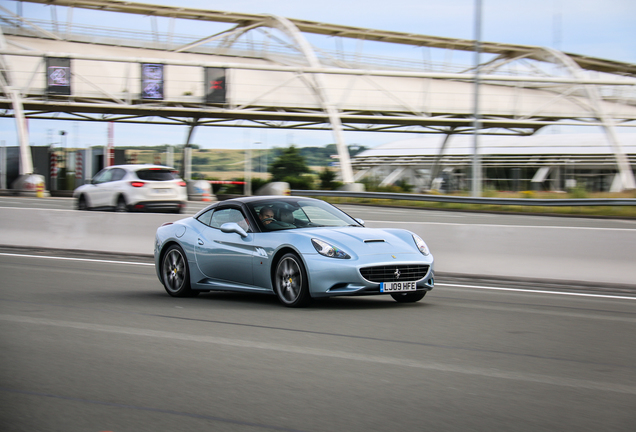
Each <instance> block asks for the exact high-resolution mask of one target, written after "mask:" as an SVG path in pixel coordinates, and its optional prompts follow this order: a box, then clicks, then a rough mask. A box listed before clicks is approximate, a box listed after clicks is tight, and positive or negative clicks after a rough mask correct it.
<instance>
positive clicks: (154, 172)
mask: <svg viewBox="0 0 636 432" xmlns="http://www.w3.org/2000/svg"><path fill="white" fill-rule="evenodd" d="M137 177H139V180H146V181H169V180H175V179H178V178H179V176H178V175H177V173H176V172H175V171H173V170H171V169H168V168H148V169H140V170H138V171H137Z"/></svg>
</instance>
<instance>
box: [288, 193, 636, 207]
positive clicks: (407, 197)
mask: <svg viewBox="0 0 636 432" xmlns="http://www.w3.org/2000/svg"><path fill="white" fill-rule="evenodd" d="M291 194H292V195H296V196H329V197H342V198H367V199H388V200H401V201H429V202H443V203H456V204H481V205H499V206H542V207H581V206H634V205H636V198H571V199H535V198H491V197H480V198H476V197H458V196H448V195H429V194H409V193H390V192H349V191H316V190H297V189H293V190H292V191H291Z"/></svg>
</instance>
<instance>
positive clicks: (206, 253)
mask: <svg viewBox="0 0 636 432" xmlns="http://www.w3.org/2000/svg"><path fill="white" fill-rule="evenodd" d="M245 220H246V219H245V215H244V214H243V212H242V211H241V210H240V209H239V208H236V207H225V208H217V209H215V210H214V211H213V213H212V215H211V218H210V222H209V225H210V226H209V227H207V228H205V229H203V230H202V231H201V232H200V233H199V235H198V238H197V239H196V241H197V244H196V245H195V256H196V261H197V265H198V267H199V270H200V271H201V272H202V273H203V274H204V275H205V276H207V277H209V278H211V279H215V280H217V281H227V282H232V283H238V284H242V285H252V284H253V275H252V261H253V257H254V255H255V253H254V234H253V233H252V230H251V228H250V227H249V225H244V224H245V223H246V222H245ZM228 222H234V223H238V224H239V225H243V227H246V228H247V230H246V232H247V237H242V236H241V235H240V234H237V233H234V232H231V233H224V232H223V231H221V225H223V224H224V223H228ZM248 224H249V223H248Z"/></svg>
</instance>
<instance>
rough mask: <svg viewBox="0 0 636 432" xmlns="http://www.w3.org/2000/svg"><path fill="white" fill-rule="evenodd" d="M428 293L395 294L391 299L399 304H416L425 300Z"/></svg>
mask: <svg viewBox="0 0 636 432" xmlns="http://www.w3.org/2000/svg"><path fill="white" fill-rule="evenodd" d="M425 295H426V291H415V292H406V293H393V294H391V297H393V300H395V301H396V302H398V303H415V302H418V301H420V300H422V299H423V298H424V296H425Z"/></svg>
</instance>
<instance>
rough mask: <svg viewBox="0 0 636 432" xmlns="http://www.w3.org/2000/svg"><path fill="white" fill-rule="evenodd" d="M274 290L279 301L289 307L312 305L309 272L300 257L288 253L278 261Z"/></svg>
mask: <svg viewBox="0 0 636 432" xmlns="http://www.w3.org/2000/svg"><path fill="white" fill-rule="evenodd" d="M274 290H275V291H276V295H277V296H278V300H280V302H281V303H282V304H284V305H285V306H287V307H304V306H307V305H308V304H309V303H311V296H310V294H309V281H308V280H307V272H306V271H305V266H303V263H302V261H301V260H300V258H299V257H298V255H296V254H293V253H288V254H285V255H283V257H282V258H281V259H280V261H278V264H277V265H276V273H274Z"/></svg>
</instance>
